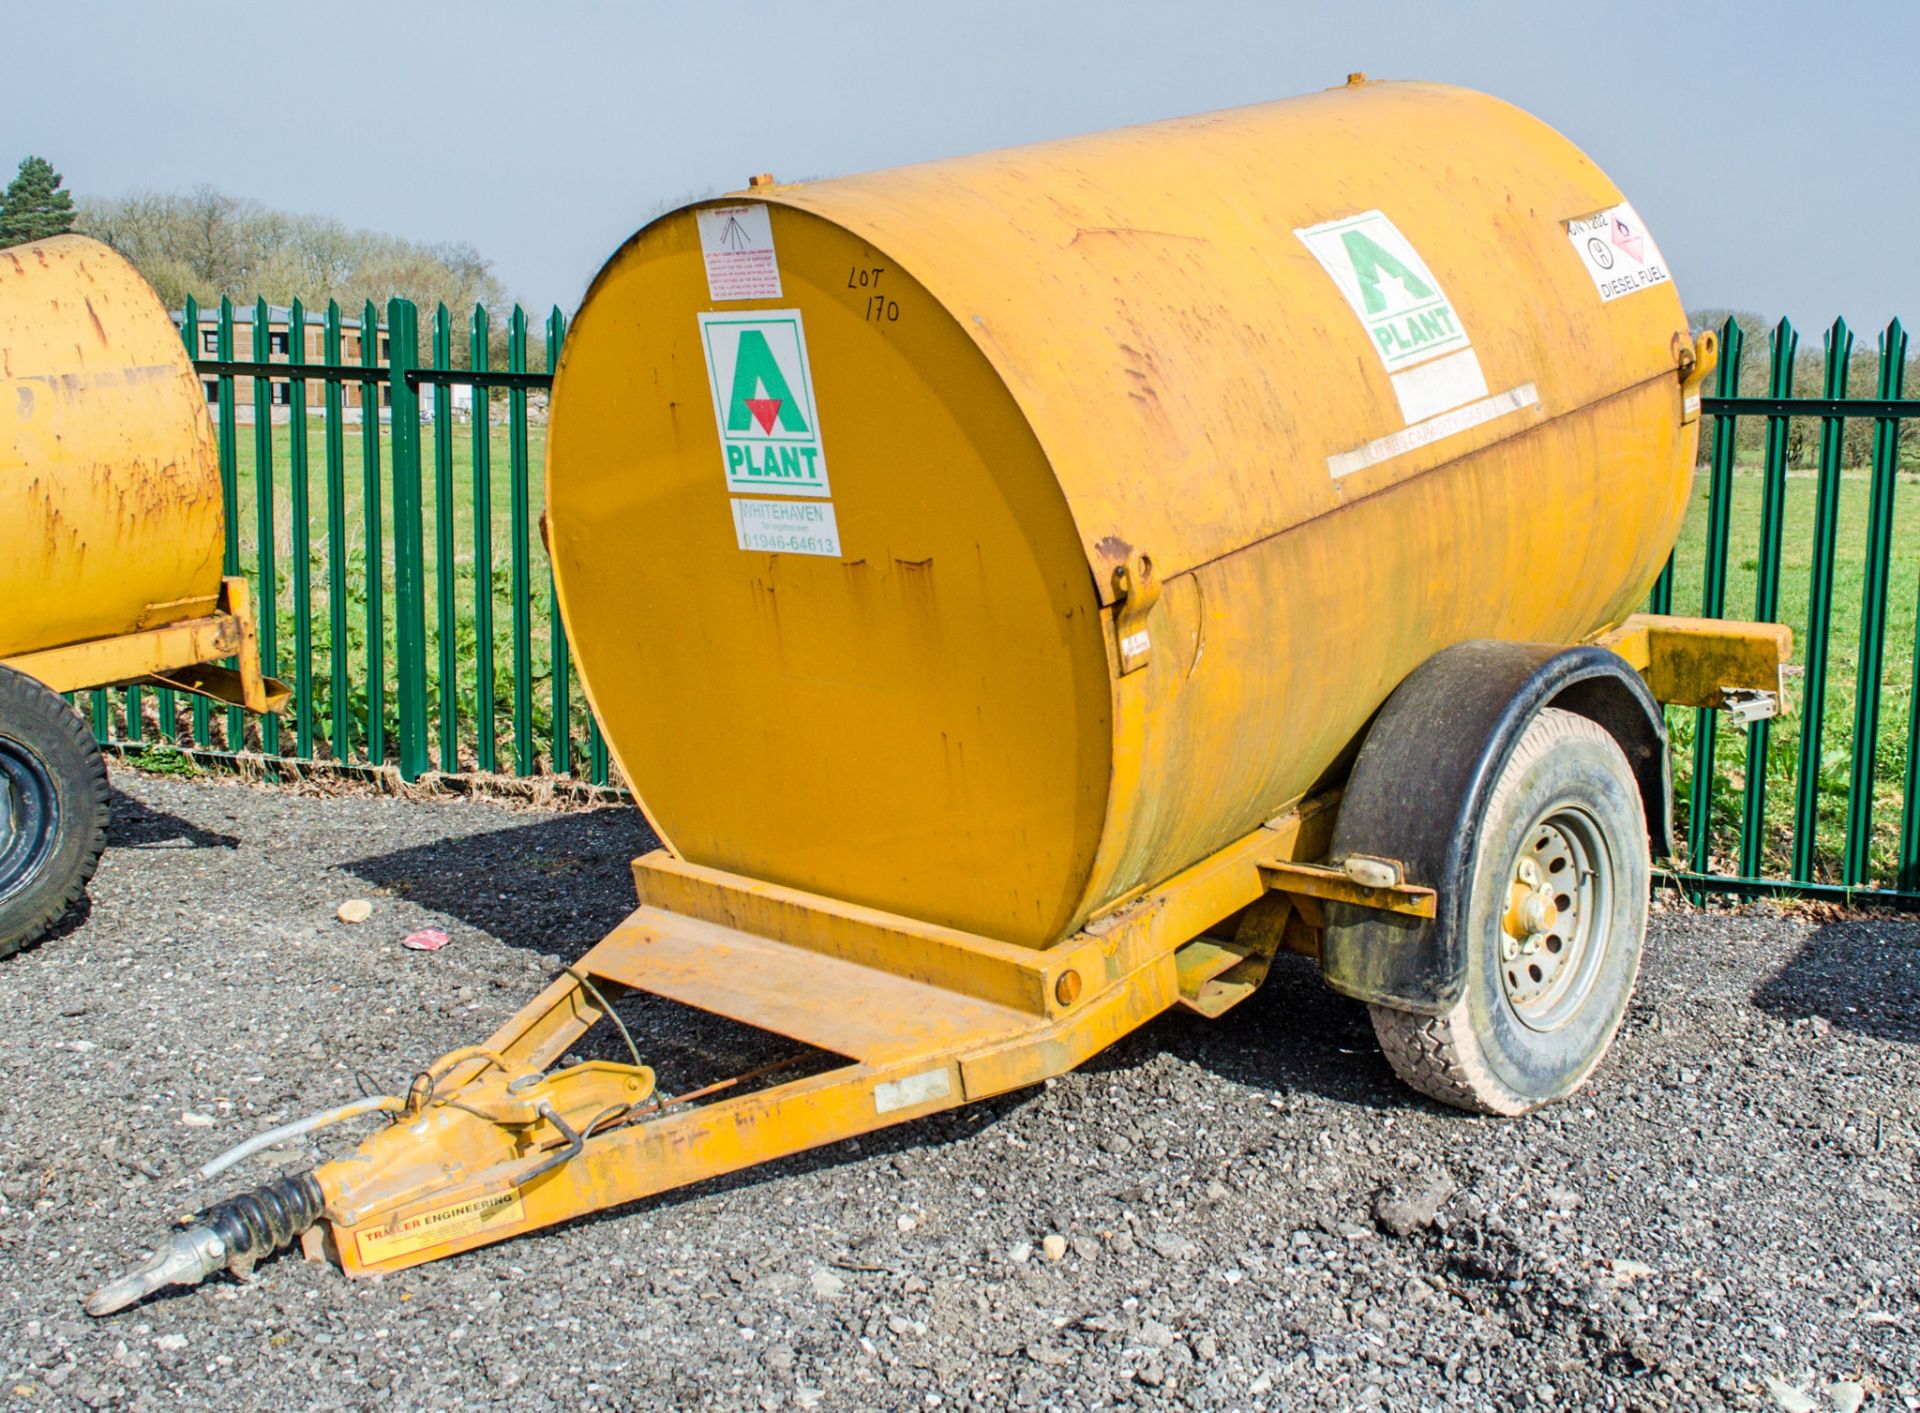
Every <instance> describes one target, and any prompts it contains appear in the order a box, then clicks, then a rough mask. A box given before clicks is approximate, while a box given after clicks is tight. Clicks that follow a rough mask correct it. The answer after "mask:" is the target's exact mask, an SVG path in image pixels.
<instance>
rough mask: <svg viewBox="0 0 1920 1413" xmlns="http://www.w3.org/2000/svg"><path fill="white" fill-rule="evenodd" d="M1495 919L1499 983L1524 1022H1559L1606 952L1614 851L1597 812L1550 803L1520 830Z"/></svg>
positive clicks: (1580, 1000)
mask: <svg viewBox="0 0 1920 1413" xmlns="http://www.w3.org/2000/svg"><path fill="white" fill-rule="evenodd" d="M1509 880H1510V881H1509V885H1508V898H1507V909H1506V912H1505V913H1504V914H1503V915H1502V917H1501V919H1500V930H1499V941H1500V986H1501V990H1502V992H1503V993H1504V994H1505V996H1506V1000H1507V1005H1508V1007H1509V1008H1510V1009H1511V1010H1512V1012H1513V1014H1514V1016H1515V1017H1516V1018H1517V1019H1518V1020H1519V1021H1520V1023H1521V1024H1522V1025H1525V1026H1526V1027H1527V1028H1528V1029H1530V1030H1536V1031H1550V1030H1558V1029H1559V1028H1560V1027H1561V1026H1564V1025H1565V1024H1567V1022H1568V1021H1570V1020H1572V1019H1573V1017H1574V1016H1575V1015H1576V1014H1578V1012H1579V1010H1580V1008H1581V1007H1582V1006H1583V1005H1584V1004H1585V1003H1586V1000H1587V996H1588V995H1589V994H1590V993H1591V992H1592V990H1593V983H1594V980H1595V978H1596V977H1598V975H1599V974H1600V968H1601V964H1602V963H1603V962H1604V961H1605V960H1606V955H1607V946H1608V943H1609V941H1610V940H1611V939H1610V933H1611V923H1610V919H1611V918H1612V915H1613V909H1612V901H1613V856H1612V854H1611V853H1610V852H1609V850H1608V849H1607V840H1606V835H1605V834H1604V833H1603V832H1602V830H1601V828H1600V824H1599V821H1598V820H1596V819H1595V818H1594V817H1593V816H1592V815H1591V814H1589V813H1588V812H1587V811H1586V810H1584V809H1582V808H1581V807H1579V806H1578V805H1572V804H1562V805H1555V806H1553V807H1552V808H1550V809H1548V810H1547V811H1545V812H1544V813H1543V814H1542V815H1541V816H1540V818H1538V819H1537V820H1535V821H1534V824H1533V827H1532V828H1531V829H1529V830H1528V831H1527V833H1526V835H1525V836H1524V837H1523V841H1522V843H1521V845H1520V852H1519V855H1518V856H1517V857H1516V858H1515V859H1514V862H1513V868H1512V870H1511V872H1510V875H1509Z"/></svg>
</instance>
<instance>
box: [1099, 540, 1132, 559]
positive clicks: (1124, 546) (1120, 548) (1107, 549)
mask: <svg viewBox="0 0 1920 1413" xmlns="http://www.w3.org/2000/svg"><path fill="white" fill-rule="evenodd" d="M1093 547H1094V549H1096V550H1098V551H1099V553H1100V556H1101V558H1103V559H1110V560H1112V561H1113V562H1114V563H1115V564H1125V563H1126V562H1127V556H1128V555H1130V554H1132V553H1133V546H1132V545H1130V544H1128V543H1127V542H1126V541H1125V540H1123V539H1121V538H1120V537H1119V536H1118V535H1107V536H1105V537H1104V538H1102V539H1099V540H1096V541H1095V542H1094V546H1093Z"/></svg>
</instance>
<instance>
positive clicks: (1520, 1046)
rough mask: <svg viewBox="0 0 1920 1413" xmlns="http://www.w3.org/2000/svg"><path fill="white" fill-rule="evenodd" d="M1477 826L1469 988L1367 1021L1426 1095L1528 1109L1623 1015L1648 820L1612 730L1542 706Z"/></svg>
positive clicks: (1609, 1035)
mask: <svg viewBox="0 0 1920 1413" xmlns="http://www.w3.org/2000/svg"><path fill="white" fill-rule="evenodd" d="M1476 833H1477V837H1478V842H1477V843H1476V845H1475V847H1474V855H1473V868H1472V880H1473V882H1472V885H1471V886H1472V895H1471V897H1470V899H1469V901H1468V922H1469V932H1468V937H1467V939H1466V989H1465V991H1464V992H1463V993H1462V995H1461V998H1460V1000H1459V1001H1458V1002H1456V1003H1455V1004H1454V1006H1453V1007H1452V1008H1451V1009H1449V1010H1447V1011H1446V1012H1444V1013H1442V1014H1440V1015H1438V1016H1434V1015H1422V1014H1415V1013H1413V1012H1411V1011H1404V1010H1399V1009H1396V1008H1394V1007H1391V1006H1383V1005H1375V1006H1372V1007H1371V1008H1370V1009H1371V1011H1372V1013H1373V1027H1374V1031H1375V1033H1376V1034H1377V1035H1378V1036H1379V1037H1380V1045H1381V1048H1382V1049H1383V1050H1385V1051H1386V1054H1387V1059H1388V1060H1389V1061H1390V1062H1391V1063H1392V1065H1393V1068H1394V1071H1395V1073H1397V1074H1398V1075H1399V1076H1400V1078H1401V1079H1403V1080H1405V1081H1406V1082H1407V1083H1408V1084H1410V1085H1412V1086H1413V1087H1414V1088H1415V1089H1417V1090H1419V1091H1420V1092H1421V1093H1423V1094H1426V1095H1428V1096H1430V1097H1432V1098H1434V1099H1438V1100H1439V1101H1440V1102H1441V1103H1443V1104H1451V1105H1454V1106H1455V1107H1457V1108H1462V1109H1473V1110H1477V1111H1479V1112H1482V1113H1489V1114H1523V1113H1526V1112H1527V1111H1528V1110H1530V1109H1533V1108H1537V1107H1538V1106H1540V1105H1541V1104H1545V1103H1549V1102H1551V1101H1552V1100H1555V1099H1562V1098H1565V1097H1566V1096H1567V1095H1569V1094H1571V1093H1573V1092H1574V1091H1575V1090H1576V1089H1578V1088H1579V1087H1580V1086H1581V1085H1582V1084H1584V1083H1585V1082H1586V1080H1587V1078H1588V1076H1589V1075H1591V1074H1592V1073H1593V1071H1594V1069H1595V1067H1596V1066H1598V1065H1599V1063H1600V1060H1601V1058H1602V1057H1603V1056H1604V1055H1605V1054H1606V1052H1607V1047H1608V1046H1609V1045H1610V1044H1612V1042H1613V1036H1614V1033H1615V1032H1616V1031H1617V1030H1618V1029H1619V1027H1620V1019H1621V1017H1622V1016H1623V1015H1624V1014H1625V1013H1626V1008H1627V999H1628V997H1629V996H1630V995H1631V994H1632V991H1633V983H1634V979H1635V977H1636V976H1637V975H1638V974H1639V970H1640V952H1641V945H1642V942H1643V941H1644V939H1645V936H1646V927H1647V897H1648V882H1649V872H1650V868H1651V863H1650V860H1649V858H1648V851H1647V825H1646V816H1645V812H1644V810H1643V809H1642V807H1641V803H1640V791H1639V788H1638V786H1637V784H1636V783H1635V779H1634V774H1633V769H1632V767H1631V766H1629V765H1628V764H1627V758H1626V756H1625V755H1624V754H1623V753H1622V752H1621V750H1620V747H1619V746H1618V745H1617V744H1616V743H1615V742H1614V739H1613V738H1612V737H1611V736H1610V735H1608V734H1607V732H1606V731H1605V730H1603V729H1602V728H1601V727H1600V726H1598V725H1596V724H1595V723H1594V722H1592V721H1590V720H1588V719H1587V718H1586V717H1584V716H1576V715H1574V714H1573V713H1572V712H1567V711H1560V710H1556V709H1554V708H1551V707H1549V708H1547V709H1545V710H1543V711H1541V712H1540V713H1539V715H1538V716H1536V717H1535V718H1534V720H1533V721H1532V723H1531V724H1530V725H1529V726H1528V727H1527V730H1526V732H1525V734H1524V735H1523V736H1522V737H1521V738H1520V741H1519V743H1518V744H1517V745H1516V746H1515V748H1514V751H1513V755H1512V757H1511V758H1510V759H1509V761H1508V762H1507V765H1506V768H1505V770H1503V771H1502V772H1501V775H1500V780H1499V783H1498V784H1497V785H1496V786H1495V787H1494V791H1493V796H1492V798H1491V800H1490V801H1489V802H1488V806H1487V810H1486V813H1485V815H1484V816H1483V817H1482V818H1481V820H1480V821H1479V828H1478V830H1477V831H1476Z"/></svg>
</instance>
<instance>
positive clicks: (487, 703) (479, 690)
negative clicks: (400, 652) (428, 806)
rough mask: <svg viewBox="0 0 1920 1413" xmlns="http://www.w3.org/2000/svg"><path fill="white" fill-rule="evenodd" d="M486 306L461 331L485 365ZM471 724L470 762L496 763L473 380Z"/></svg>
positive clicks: (486, 427) (482, 413) (485, 481)
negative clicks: (469, 329)
mask: <svg viewBox="0 0 1920 1413" xmlns="http://www.w3.org/2000/svg"><path fill="white" fill-rule="evenodd" d="M489 332H490V331H489V330H488V328H487V311H486V309H485V307H484V306H482V305H479V304H476V305H474V306H473V323H472V328H471V331H470V332H469V333H468V335H467V352H468V362H469V363H471V364H472V365H473V370H474V371H475V372H476V373H484V372H485V371H486V369H487V339H488V336H489ZM470 430H471V431H472V434H473V729H474V765H475V766H476V767H477V768H478V769H479V770H481V771H482V772H485V773H487V774H491V773H492V772H493V771H494V770H495V769H496V768H497V766H498V761H497V759H496V757H495V754H494V752H495V745H494V725H495V722H494V711H493V392H492V389H490V388H488V387H486V386H485V385H484V384H481V383H475V384H474V386H473V419H472V423H471V427H470Z"/></svg>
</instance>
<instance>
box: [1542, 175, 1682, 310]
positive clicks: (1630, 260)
mask: <svg viewBox="0 0 1920 1413" xmlns="http://www.w3.org/2000/svg"><path fill="white" fill-rule="evenodd" d="M1567 239H1568V240H1570V241H1572V242H1573V249H1574V253H1575V254H1577V255H1578V256H1579V257H1580V264H1581V266H1582V267H1583V268H1585V270H1586V272H1587V274H1588V276H1589V277H1590V278H1591V279H1592V280H1593V287H1594V288H1595V289H1596V290H1598V291H1599V292H1600V302H1601V303H1602V304H1611V303H1612V302H1613V301H1614V300H1616V299H1618V298H1620V297H1621V296H1622V295H1626V294H1637V293H1638V292H1639V291H1641V290H1643V289H1652V288H1653V287H1654V286H1655V285H1664V284H1666V283H1668V282H1669V281H1670V280H1671V279H1672V278H1673V277H1672V276H1671V275H1669V274H1668V273H1667V262H1666V260H1665V259H1664V258H1663V257H1662V256H1661V254H1660V247H1659V246H1657V245H1655V244H1654V243H1653V237H1652V236H1650V235H1648V234H1647V228H1646V227H1645V226H1643V225H1641V224H1640V213H1639V212H1638V211H1636V210H1634V209H1633V207H1632V205H1631V204H1629V203H1628V202H1625V201H1623V202H1621V203H1620V204H1619V205H1618V206H1609V207H1608V208H1607V209H1606V210H1604V211H1596V212H1594V213H1593V214H1592V215H1591V216H1579V217H1576V218H1575V219H1573V220H1571V221H1568V222H1567Z"/></svg>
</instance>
